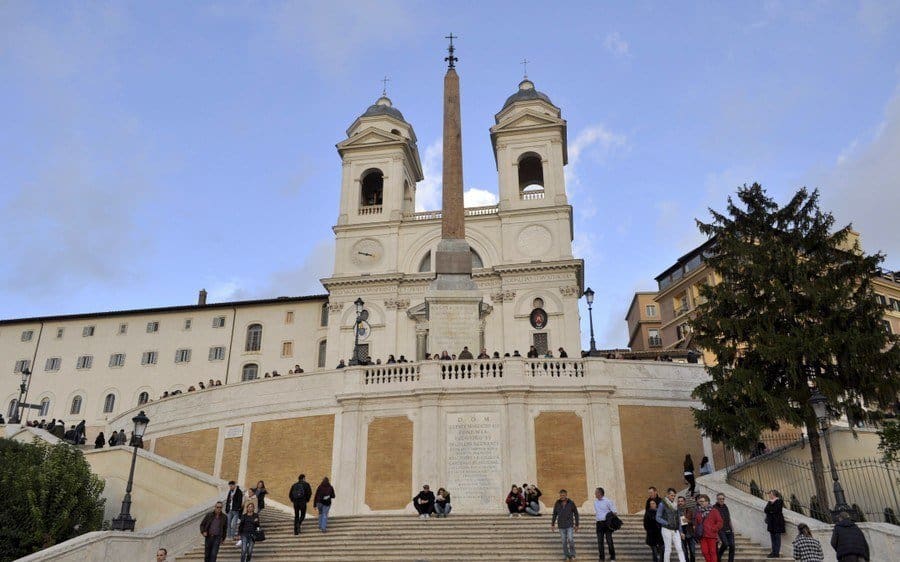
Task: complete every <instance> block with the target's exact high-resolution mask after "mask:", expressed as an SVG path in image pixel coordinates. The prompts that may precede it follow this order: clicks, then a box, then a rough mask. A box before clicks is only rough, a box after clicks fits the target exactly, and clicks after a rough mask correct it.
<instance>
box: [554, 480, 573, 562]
mask: <svg viewBox="0 0 900 562" xmlns="http://www.w3.org/2000/svg"><path fill="white" fill-rule="evenodd" d="M557 522H559V535H560V537H561V538H562V547H563V556H564V557H565V559H566V560H572V561H574V560H575V533H577V532H578V507H577V506H576V505H575V502H573V501H572V500H570V499H569V495H568V492H566V491H565V490H560V491H559V499H558V500H556V503H555V504H553V517H552V519H551V520H550V530H551V531H553V532H556V523H557Z"/></svg>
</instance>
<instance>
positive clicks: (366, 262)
mask: <svg viewBox="0 0 900 562" xmlns="http://www.w3.org/2000/svg"><path fill="white" fill-rule="evenodd" d="M383 255H384V248H383V247H382V246H381V242H379V241H378V240H373V239H372V238H363V239H362V240H360V241H359V242H357V243H356V244H354V245H353V248H351V250H350V260H351V261H352V262H353V263H355V264H356V265H360V266H370V265H375V264H377V263H378V262H380V261H381V257H382V256H383Z"/></svg>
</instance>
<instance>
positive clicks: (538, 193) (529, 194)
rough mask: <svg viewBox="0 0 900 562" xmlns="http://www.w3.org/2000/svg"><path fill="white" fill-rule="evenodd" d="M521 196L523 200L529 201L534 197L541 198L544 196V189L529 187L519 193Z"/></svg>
mask: <svg viewBox="0 0 900 562" xmlns="http://www.w3.org/2000/svg"><path fill="white" fill-rule="evenodd" d="M521 197H522V200H523V201H531V200H534V199H543V198H544V190H543V189H531V190H528V191H523V192H522V193H521Z"/></svg>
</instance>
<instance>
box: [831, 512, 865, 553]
mask: <svg viewBox="0 0 900 562" xmlns="http://www.w3.org/2000/svg"><path fill="white" fill-rule="evenodd" d="M831 546H832V547H833V548H834V554H835V556H837V559H838V562H863V561H865V562H868V560H869V543H867V542H866V537H865V536H864V535H863V532H862V531H861V530H860V529H859V527H857V526H856V523H854V522H853V520H852V519H850V514H848V513H847V512H846V511H842V512H841V513H840V514H839V515H838V522H837V523H835V524H834V532H833V533H832V534H831Z"/></svg>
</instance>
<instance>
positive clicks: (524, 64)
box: [519, 59, 528, 80]
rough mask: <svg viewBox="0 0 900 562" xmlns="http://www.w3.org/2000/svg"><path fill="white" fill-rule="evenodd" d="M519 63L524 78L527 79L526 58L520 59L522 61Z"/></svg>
mask: <svg viewBox="0 0 900 562" xmlns="http://www.w3.org/2000/svg"><path fill="white" fill-rule="evenodd" d="M519 64H521V65H522V74H523V75H524V77H525V79H526V80H527V79H528V59H522V62H521V63H519Z"/></svg>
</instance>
